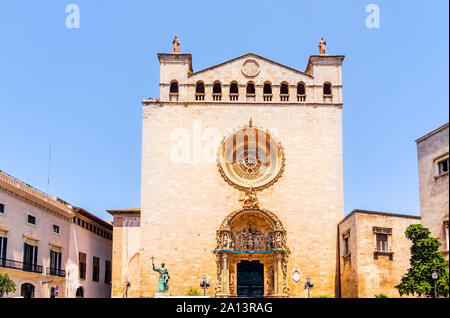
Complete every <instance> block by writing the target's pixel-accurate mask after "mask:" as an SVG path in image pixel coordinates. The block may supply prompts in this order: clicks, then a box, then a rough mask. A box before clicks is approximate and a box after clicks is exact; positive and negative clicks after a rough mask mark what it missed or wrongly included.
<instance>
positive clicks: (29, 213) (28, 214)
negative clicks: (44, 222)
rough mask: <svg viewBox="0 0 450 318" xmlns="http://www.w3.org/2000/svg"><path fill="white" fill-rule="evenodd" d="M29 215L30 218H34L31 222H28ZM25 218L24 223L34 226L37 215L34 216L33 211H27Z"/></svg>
mask: <svg viewBox="0 0 450 318" xmlns="http://www.w3.org/2000/svg"><path fill="white" fill-rule="evenodd" d="M30 216H31V217H32V218H34V223H31V222H30ZM25 220H26V224H27V225H30V226H33V227H36V226H37V217H36V214H34V213H32V212H27V214H26V218H25Z"/></svg>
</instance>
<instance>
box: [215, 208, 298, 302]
mask: <svg viewBox="0 0 450 318" xmlns="http://www.w3.org/2000/svg"><path fill="white" fill-rule="evenodd" d="M214 253H215V256H216V263H217V282H216V296H217V297H288V296H289V287H288V282H287V260H288V255H289V249H288V248H287V246H286V231H285V230H284V228H283V226H282V224H281V222H280V221H279V219H278V218H277V217H276V216H275V215H274V214H273V213H272V212H270V211H267V210H265V209H260V208H243V209H240V210H236V211H234V212H232V213H231V214H230V215H229V216H228V217H227V218H226V219H225V220H224V221H223V222H222V225H221V226H220V228H219V230H218V231H217V246H216V249H215V250H214Z"/></svg>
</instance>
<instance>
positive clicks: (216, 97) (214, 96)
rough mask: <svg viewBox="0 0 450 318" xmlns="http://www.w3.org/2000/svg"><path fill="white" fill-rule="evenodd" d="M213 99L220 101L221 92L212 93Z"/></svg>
mask: <svg viewBox="0 0 450 318" xmlns="http://www.w3.org/2000/svg"><path fill="white" fill-rule="evenodd" d="M212 96H213V101H221V100H222V94H221V93H213V95H212Z"/></svg>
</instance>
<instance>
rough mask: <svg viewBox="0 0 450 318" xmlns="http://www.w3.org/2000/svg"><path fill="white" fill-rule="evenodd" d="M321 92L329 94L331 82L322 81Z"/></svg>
mask: <svg viewBox="0 0 450 318" xmlns="http://www.w3.org/2000/svg"><path fill="white" fill-rule="evenodd" d="M323 94H324V95H331V83H330V82H325V83H323Z"/></svg>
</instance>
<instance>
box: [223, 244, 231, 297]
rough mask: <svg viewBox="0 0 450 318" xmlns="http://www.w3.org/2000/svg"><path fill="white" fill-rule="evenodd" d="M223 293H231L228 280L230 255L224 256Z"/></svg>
mask: <svg viewBox="0 0 450 318" xmlns="http://www.w3.org/2000/svg"><path fill="white" fill-rule="evenodd" d="M222 275H223V276H222V286H223V287H222V292H223V293H224V294H226V295H227V294H229V293H230V288H229V287H228V278H229V277H230V273H229V269H228V254H226V253H224V254H223V269H222Z"/></svg>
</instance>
